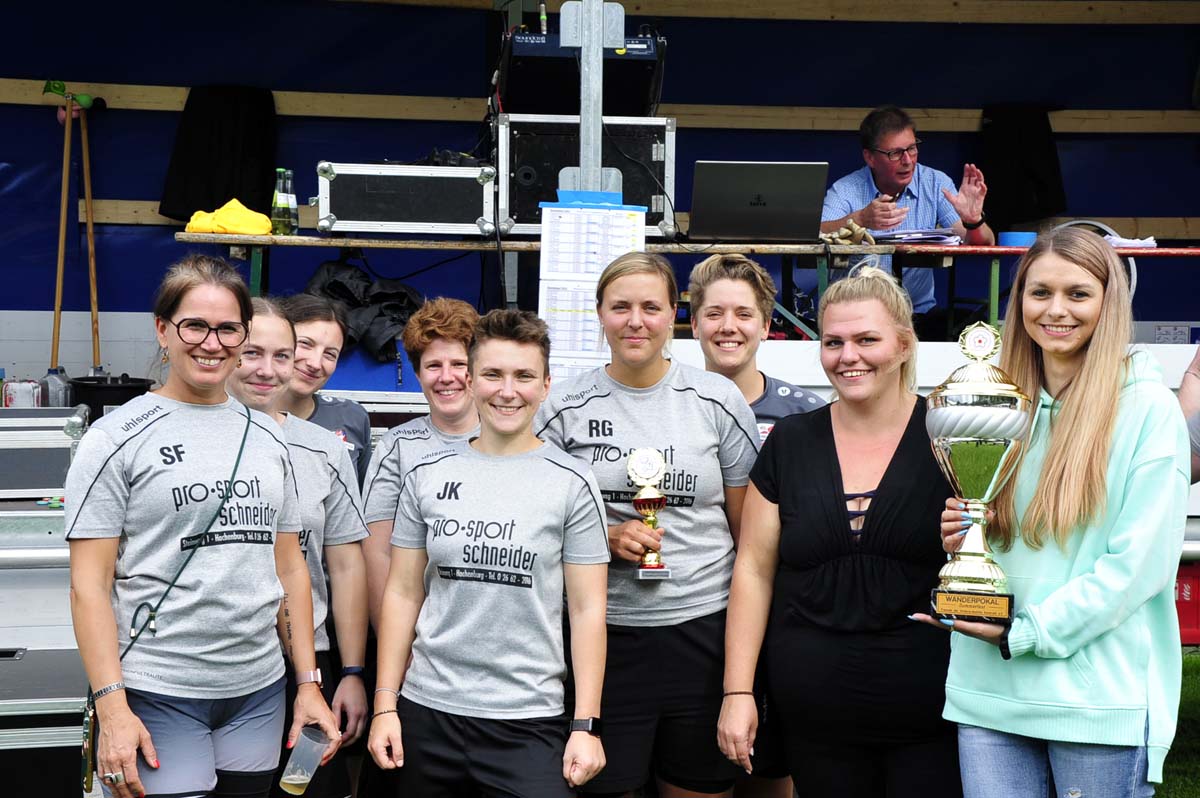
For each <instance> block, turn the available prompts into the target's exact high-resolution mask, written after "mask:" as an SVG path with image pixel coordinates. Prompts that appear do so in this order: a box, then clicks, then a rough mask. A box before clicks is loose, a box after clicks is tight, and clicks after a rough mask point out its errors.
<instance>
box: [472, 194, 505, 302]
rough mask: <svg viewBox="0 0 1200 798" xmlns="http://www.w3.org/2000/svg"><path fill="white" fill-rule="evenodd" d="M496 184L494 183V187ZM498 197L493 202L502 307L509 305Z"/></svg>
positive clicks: (480, 294) (480, 292) (480, 282)
mask: <svg viewBox="0 0 1200 798" xmlns="http://www.w3.org/2000/svg"><path fill="white" fill-rule="evenodd" d="M494 187H495V186H494V185H493V188H494ZM499 199H500V198H499V197H496V198H495V199H494V200H493V202H492V227H493V228H495V231H496V268H498V269H499V270H500V272H499V273H500V293H501V295H502V296H501V297H500V301H501V307H508V286H507V285H505V274H504V271H505V269H504V242H502V241H501V240H500V202H499ZM479 304H480V305H482V304H483V281H482V280H480V281H479Z"/></svg>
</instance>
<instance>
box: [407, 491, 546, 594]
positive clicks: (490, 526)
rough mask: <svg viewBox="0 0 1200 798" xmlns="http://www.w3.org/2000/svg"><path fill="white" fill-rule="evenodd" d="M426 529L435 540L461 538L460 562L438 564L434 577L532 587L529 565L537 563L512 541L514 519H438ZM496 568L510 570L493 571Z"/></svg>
mask: <svg viewBox="0 0 1200 798" xmlns="http://www.w3.org/2000/svg"><path fill="white" fill-rule="evenodd" d="M446 484H447V485H451V484H455V483H449V482H448V483H446ZM429 528H430V531H432V532H433V540H435V541H437V540H439V539H443V538H458V539H459V540H461V541H463V547H462V562H463V565H461V566H454V565H439V566H438V576H440V577H441V578H442V579H454V580H459V581H465V582H486V583H489V584H495V585H511V586H513V587H528V588H532V587H533V567H534V564H535V563H536V562H537V557H538V553H537V552H536V551H530V550H528V549H526V548H525V547H524V546H521V545H517V544H516V543H514V542H513V535H514V533H515V532H516V529H517V520H516V519H515V518H510V519H509V520H507V521H489V520H485V519H481V518H472V519H469V520H465V521H464V520H459V519H457V518H439V519H437V520H435V521H433V522H432V523H431V524H430V525H429ZM479 566H491V567H490V568H489V567H479ZM497 567H499V568H508V569H513V570H507V571H499V570H494V569H495V568H497ZM521 572H523V573H521Z"/></svg>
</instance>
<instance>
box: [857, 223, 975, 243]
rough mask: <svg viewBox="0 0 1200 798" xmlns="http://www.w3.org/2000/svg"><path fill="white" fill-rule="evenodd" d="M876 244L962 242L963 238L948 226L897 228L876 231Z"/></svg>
mask: <svg viewBox="0 0 1200 798" xmlns="http://www.w3.org/2000/svg"><path fill="white" fill-rule="evenodd" d="M874 236H875V243H876V244H961V243H962V239H961V238H959V237H958V236H956V235H955V234H954V231H953V230H951V229H949V228H947V227H936V228H933V229H930V230H896V231H894V232H891V233H874Z"/></svg>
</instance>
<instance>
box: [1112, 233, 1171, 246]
mask: <svg viewBox="0 0 1200 798" xmlns="http://www.w3.org/2000/svg"><path fill="white" fill-rule="evenodd" d="M1104 240H1105V241H1107V242H1108V243H1110V244H1112V245H1113V246H1114V247H1119V248H1122V249H1124V248H1125V247H1129V248H1131V249H1132V248H1134V247H1137V248H1141V249H1154V248H1155V247H1157V246H1158V242H1157V241H1155V240H1154V236H1148V237H1146V238H1121V237H1120V236H1115V235H1113V234H1112V233H1109V234H1108V235H1106V236H1105V237H1104Z"/></svg>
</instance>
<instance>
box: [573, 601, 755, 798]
mask: <svg viewBox="0 0 1200 798" xmlns="http://www.w3.org/2000/svg"><path fill="white" fill-rule="evenodd" d="M724 668H725V611H724V610H722V611H721V612H717V613H714V614H712V615H707V616H705V617H703V618H696V619H694V620H691V621H685V622H684V623H680V624H676V625H674V626H612V625H610V626H609V627H608V662H607V664H606V666H605V670H604V693H603V696H602V698H601V701H600V715H601V718H602V719H603V721H604V733H603V734H602V735H601V740H602V741H603V743H604V756H605V759H606V760H607V761H608V765H607V766H606V767H605V768H604V770H602V771H600V773H599V775H597V776H596V777H595V778H594V779H592V780H591V781H589V782H588V783H587V784H585V785H584V786H583V787H582V788H581V789H580V792H584V793H624V792H629V791H631V790H634V789H637V788H639V787H641V786H642V785H644V784H645V783H646V781H647V779H648V778H650V776H651V775H653V776H657V777H658V778H659V779H661V780H663V781H665V782H667V783H668V784H673V785H675V786H676V787H682V788H684V789H687V790H691V791H693V792H698V793H706V794H716V793H722V792H725V791H726V790H728V789H729V788H730V787H732V786H733V783H734V780H735V779H736V778H737V774H738V773H740V772H741V771H740V770H739V769H738V768H737V766H736V765H734V764H733V763H732V762H730V761H729V760H728V759H726V758H725V755H724V754H722V753H721V749H720V748H719V747H717V718H718V717H719V716H720V714H721V684H722V681H723V679H724Z"/></svg>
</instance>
